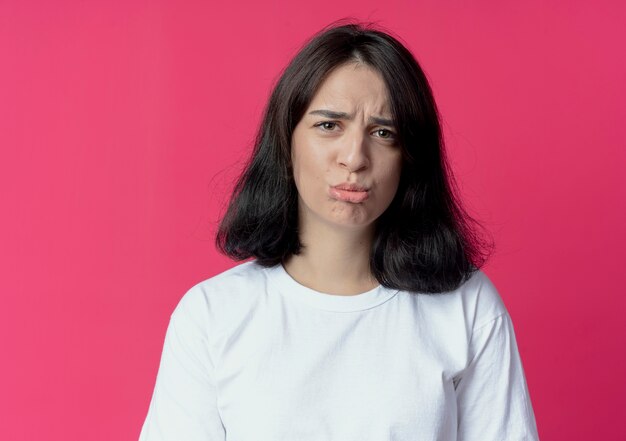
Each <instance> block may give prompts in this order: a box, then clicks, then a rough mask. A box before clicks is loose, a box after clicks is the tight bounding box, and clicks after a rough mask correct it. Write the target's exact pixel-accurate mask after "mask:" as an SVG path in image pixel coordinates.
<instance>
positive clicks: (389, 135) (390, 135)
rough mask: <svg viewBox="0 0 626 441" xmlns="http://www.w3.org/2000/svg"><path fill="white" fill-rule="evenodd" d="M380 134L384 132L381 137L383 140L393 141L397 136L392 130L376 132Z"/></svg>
mask: <svg viewBox="0 0 626 441" xmlns="http://www.w3.org/2000/svg"><path fill="white" fill-rule="evenodd" d="M380 132H383V135H382V136H380V137H381V138H383V139H393V138H394V137H395V134H394V133H393V132H392V131H391V130H387V129H378V130H376V133H378V134H379V135H380ZM385 134H386V135H385Z"/></svg>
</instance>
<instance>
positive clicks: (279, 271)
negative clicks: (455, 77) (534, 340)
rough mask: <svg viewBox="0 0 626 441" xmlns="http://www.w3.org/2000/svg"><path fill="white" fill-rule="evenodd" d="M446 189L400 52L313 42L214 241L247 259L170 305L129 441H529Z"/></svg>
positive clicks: (525, 398) (415, 76)
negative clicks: (137, 426)
mask: <svg viewBox="0 0 626 441" xmlns="http://www.w3.org/2000/svg"><path fill="white" fill-rule="evenodd" d="M453 190H454V185H453V181H452V176H451V174H450V171H449V168H448V166H447V164H446V160H445V156H444V150H443V141H442V135H441V128H440V124H439V120H438V114H437V109H436V105H435V102H434V99H433V95H432V92H431V89H430V87H429V84H428V82H427V80H426V77H425V75H424V73H423V72H422V70H421V68H420V67H419V65H418V63H417V62H416V61H415V59H414V57H413V56H412V55H411V53H410V52H409V51H408V50H407V49H406V48H405V47H404V46H403V45H402V44H401V43H400V42H399V41H398V40H396V39H395V38H393V37H392V36H391V35H389V34H388V33H385V32H383V31H381V30H376V29H373V28H371V27H366V26H363V25H360V24H344V25H333V26H330V27H328V28H326V29H324V30H323V31H321V32H320V33H318V34H317V35H316V36H314V38H312V39H311V40H310V41H309V42H308V44H306V46H305V47H304V48H303V49H302V50H301V51H300V52H299V53H298V54H297V55H296V56H295V58H294V59H293V60H292V61H291V63H290V64H289V66H288V67H287V68H286V70H285V71H284V72H283V73H282V76H281V78H280V80H279V82H278V83H277V85H276V86H275V88H274V91H273V93H272V95H271V98H270V100H269V103H268V105H267V108H266V111H265V115H264V118H263V123H262V125H261V127H260V130H259V133H258V136H257V140H256V145H255V149H254V152H253V154H252V158H251V161H250V163H249V164H248V166H247V168H246V170H245V171H244V173H243V174H242V176H241V177H240V179H239V181H238V183H237V185H236V187H235V191H234V193H233V196H232V199H231V202H230V205H229V208H228V211H227V213H226V215H225V216H224V218H223V220H222V223H221V225H220V229H219V231H218V235H217V239H216V240H217V245H218V248H219V249H220V250H222V251H223V252H224V253H226V254H228V255H229V256H231V257H233V258H234V259H236V260H244V259H247V258H253V259H252V260H249V261H247V262H245V263H241V264H239V265H237V266H235V267H234V268H232V269H230V270H228V271H225V272H223V273H221V274H219V275H217V276H215V277H212V278H210V279H208V280H205V281H203V282H201V283H199V284H197V285H196V286H194V287H192V288H191V289H190V290H189V291H188V292H187V293H186V294H185V295H184V296H183V298H182V299H181V301H180V303H179V304H178V306H177V307H176V309H175V311H174V312H173V314H172V316H171V320H170V324H169V327H168V330H167V335H166V339H165V345H164V348H163V355H162V359H161V364H160V368H159V373H158V376H157V380H156V386H155V390H154V395H153V397H152V401H151V404H150V408H149V411H148V414H147V417H146V420H145V422H144V425H143V429H142V432H141V436H140V440H142V441H157V440H169V441H182V440H184V441H196V440H197V441H200V440H202V441H217V440H232V441H281V440H284V441H287V440H289V441H308V440H325V441H328V440H337V441H349V440H355V441H356V440H358V441H367V440H372V441H374V440H375V441H391V440H395V441H401V440H402V441H404V440H407V441H408V440H450V441H451V440H465V441H468V440H476V441H496V440H498V441H502V440H507V441H513V440H520V441H521V440H537V439H538V436H537V429H536V424H535V418H534V414H533V410H532V406H531V401H530V398H529V394H528V389H527V385H526V380H525V377H524V372H523V368H522V363H521V360H520V356H519V353H518V349H517V345H516V341H515V335H514V330H513V325H512V323H511V318H510V316H509V314H508V312H507V310H506V308H505V306H504V304H503V302H502V300H501V298H500V296H499V294H498V292H497V290H496V288H495V287H494V285H493V284H492V283H491V282H490V280H489V278H488V277H487V276H486V275H485V274H484V273H483V272H482V271H481V270H480V269H479V268H480V267H481V265H482V264H483V263H484V260H485V256H486V253H485V252H484V246H483V242H481V241H480V239H479V236H478V235H477V234H476V232H475V224H474V223H473V221H472V220H471V219H470V218H469V217H468V216H467V214H466V213H465V212H464V211H463V209H462V207H461V205H460V203H459V200H458V198H456V197H455V192H454V191H453Z"/></svg>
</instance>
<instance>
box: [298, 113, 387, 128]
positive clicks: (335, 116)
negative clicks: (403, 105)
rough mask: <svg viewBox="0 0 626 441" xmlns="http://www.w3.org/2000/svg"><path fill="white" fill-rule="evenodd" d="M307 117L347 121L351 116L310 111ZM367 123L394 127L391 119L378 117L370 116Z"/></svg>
mask: <svg viewBox="0 0 626 441" xmlns="http://www.w3.org/2000/svg"><path fill="white" fill-rule="evenodd" d="M309 115H322V116H325V117H327V118H333V119H347V120H351V119H352V115H348V114H347V113H346V112H335V111H333V110H326V109H320V110H311V111H310V112H309ZM369 122H373V123H375V124H380V125H382V126H394V125H395V124H394V122H393V120H392V119H386V118H381V117H379V116H370V118H369Z"/></svg>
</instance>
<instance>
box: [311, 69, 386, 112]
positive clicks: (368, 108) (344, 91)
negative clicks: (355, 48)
mask: <svg viewBox="0 0 626 441" xmlns="http://www.w3.org/2000/svg"><path fill="white" fill-rule="evenodd" d="M316 109H328V110H332V111H338V112H346V113H349V114H352V113H353V112H355V111H365V112H367V113H369V114H376V115H377V116H380V117H387V118H389V117H390V114H389V110H390V109H389V93H388V91H387V87H386V85H385V82H384V80H383V78H382V75H380V73H379V72H377V71H376V70H375V69H373V68H371V67H369V66H366V65H353V64H350V65H344V66H340V67H338V68H336V69H335V70H333V71H332V72H331V73H330V74H329V75H328V76H327V77H326V78H325V80H324V81H323V82H322V84H321V85H320V86H319V88H318V90H317V91H316V93H315V95H314V96H313V99H312V100H311V103H310V104H309V108H308V109H307V113H308V112H309V111H312V110H316Z"/></svg>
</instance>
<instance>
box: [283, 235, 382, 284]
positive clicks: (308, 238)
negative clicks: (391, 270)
mask: <svg viewBox="0 0 626 441" xmlns="http://www.w3.org/2000/svg"><path fill="white" fill-rule="evenodd" d="M372 240H373V228H368V229H361V230H356V229H354V230H349V229H343V228H337V227H336V226H323V225H322V226H317V228H310V227H309V228H305V229H302V228H301V230H300V241H301V242H302V244H303V245H304V247H303V250H302V252H301V253H300V254H299V255H292V256H291V257H290V258H289V259H287V260H286V261H285V262H283V266H284V267H285V270H286V271H287V273H289V275H290V276H291V277H292V278H293V279H295V280H296V281H297V282H299V283H300V284H302V285H304V286H307V287H309V288H311V289H314V290H316V291H320V292H324V293H328V294H335V295H356V294H361V293H363V292H366V291H369V290H371V289H373V288H375V287H376V286H378V285H379V283H378V281H377V280H376V279H375V278H374V277H373V276H372V275H371V271H370V262H369V261H370V252H371V251H370V250H371V244H372Z"/></svg>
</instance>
